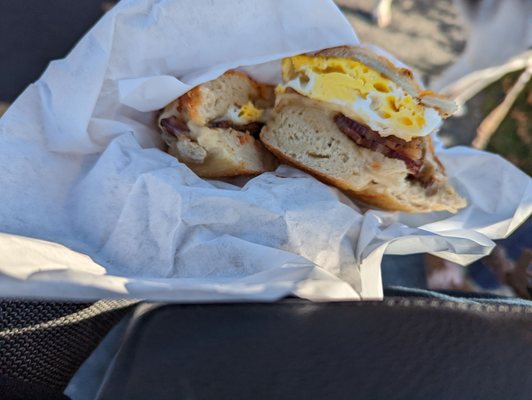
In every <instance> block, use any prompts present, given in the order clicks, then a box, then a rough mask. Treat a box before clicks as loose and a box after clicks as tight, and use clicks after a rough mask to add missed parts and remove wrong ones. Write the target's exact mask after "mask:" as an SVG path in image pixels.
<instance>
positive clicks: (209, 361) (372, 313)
mask: <svg viewBox="0 0 532 400" xmlns="http://www.w3.org/2000/svg"><path fill="white" fill-rule="evenodd" d="M531 332H532V307H526V306H516V305H492V304H479V303H462V302H458V301H445V300H440V299H435V298H432V299H431V298H409V299H405V298H387V299H385V300H384V301H383V302H354V303H353V302H346V303H322V304H320V303H309V302H304V301H301V300H288V301H283V302H281V303H277V304H232V305H227V304H220V305H181V306H179V305H172V306H163V307H160V308H155V309H152V310H150V309H147V310H146V311H145V312H144V314H141V315H140V317H139V318H137V319H136V321H134V323H133V324H132V325H131V326H130V327H129V329H128V331H127V334H126V338H125V340H124V341H123V345H122V347H121V349H120V350H119V352H118V355H117V357H116V358H115V362H114V364H113V365H112V367H111V370H110V372H109V373H108V375H107V378H106V380H105V382H104V385H103V386H102V388H101V390H100V393H99V397H98V399H99V400H107V399H113V400H114V399H128V400H135V399H146V398H151V399H158V400H165V399H193V398H194V399H203V400H205V399H216V400H223V399H231V400H236V399H255V400H260V399H290V400H297V399H305V400H312V399H320V400H321V399H335V400H337V399H350V400H352V399H387V400H394V399H409V400H416V399H420V400H426V399H431V400H438V399H442V400H448V399H453V400H461V399H464V400H470V399H483V400H490V399H512V400H521V399H522V400H528V399H530V393H532V374H530V373H529V371H531V370H532V335H531Z"/></svg>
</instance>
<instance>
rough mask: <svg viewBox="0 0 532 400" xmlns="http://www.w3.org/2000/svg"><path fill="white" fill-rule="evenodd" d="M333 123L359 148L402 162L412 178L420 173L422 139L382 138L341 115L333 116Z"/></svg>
mask: <svg viewBox="0 0 532 400" xmlns="http://www.w3.org/2000/svg"><path fill="white" fill-rule="evenodd" d="M334 122H335V123H336V126H338V129H340V130H341V131H342V132H343V133H344V134H345V135H346V136H348V137H349V138H350V139H352V140H353V141H354V142H355V143H356V144H358V145H359V146H362V147H364V148H366V149H370V150H373V151H378V152H379V153H381V154H383V155H384V156H385V157H388V158H395V159H398V160H401V161H403V162H404V163H405V164H406V168H407V169H408V171H409V172H410V174H411V175H412V176H413V178H415V177H416V176H417V175H418V173H419V172H420V171H421V168H422V166H423V162H424V152H425V150H424V141H423V138H419V137H418V138H414V139H412V140H411V141H409V142H407V141H406V140H403V139H401V138H398V137H396V136H393V135H391V136H386V137H382V136H381V135H379V134H378V133H377V132H375V131H374V130H372V129H370V128H368V127H367V126H365V125H362V124H359V123H358V122H356V121H354V120H352V119H351V118H347V117H346V116H345V115H343V114H341V113H339V114H336V115H335V116H334Z"/></svg>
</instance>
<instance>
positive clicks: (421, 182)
mask: <svg viewBox="0 0 532 400" xmlns="http://www.w3.org/2000/svg"><path fill="white" fill-rule="evenodd" d="M282 76H283V84H281V85H279V87H278V88H277V90H276V91H277V98H276V103H275V107H274V109H273V111H272V115H271V118H270V120H269V121H268V124H267V125H266V126H265V127H264V129H263V130H262V132H261V136H260V137H261V140H262V142H263V143H264V145H265V146H266V147H267V148H268V149H269V150H271V151H272V152H273V153H274V154H275V155H276V156H278V157H279V159H281V160H284V161H285V162H287V163H289V164H292V165H294V166H296V167H299V168H301V169H303V170H306V171H307V172H309V173H311V174H313V175H314V176H316V177H317V178H319V179H321V180H323V181H324V182H327V183H330V184H332V185H334V186H336V187H338V188H340V189H342V190H344V191H346V192H348V193H349V194H351V195H352V196H353V197H354V198H357V199H358V200H360V201H362V202H364V203H366V204H369V205H373V206H377V207H380V208H383V209H387V210H393V211H409V212H429V211H440V210H446V211H450V212H456V211H457V210H458V209H460V208H462V207H464V206H465V205H466V202H465V200H464V199H463V198H461V197H460V196H459V195H458V194H457V193H456V192H455V190H454V189H453V188H452V187H451V186H450V184H449V183H448V181H447V177H446V174H445V169H444V167H443V165H442V164H441V163H440V161H439V160H438V158H437V157H436V155H435V154H434V148H433V145H432V142H431V137H430V134H431V133H433V132H435V131H437V129H438V128H439V126H440V125H441V123H442V119H443V118H446V117H447V116H449V115H450V114H452V113H453V112H454V111H455V107H456V106H455V104H454V102H452V101H450V100H448V99H446V98H444V97H442V96H439V95H437V94H435V93H433V92H431V91H426V90H421V89H420V87H419V85H418V84H417V82H416V80H415V79H414V77H413V75H412V72H411V71H410V70H408V69H404V68H397V67H396V66H395V65H393V64H392V63H391V62H390V61H389V60H387V59H386V58H384V57H381V56H379V55H377V54H375V53H373V52H372V51H370V50H369V49H366V48H360V47H337V48H332V49H327V50H324V51H321V52H318V53H316V54H312V55H298V56H294V57H289V58H286V59H284V60H283V62H282Z"/></svg>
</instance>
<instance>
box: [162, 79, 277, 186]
mask: <svg viewBox="0 0 532 400" xmlns="http://www.w3.org/2000/svg"><path fill="white" fill-rule="evenodd" d="M274 98H275V94H274V90H273V87H272V86H269V85H263V84H259V83H257V82H255V81H254V80H253V79H251V78H250V77H249V76H248V75H247V74H245V73H244V72H241V71H236V70H231V71H227V72H226V73H225V74H223V75H222V76H220V77H219V78H217V79H215V80H212V81H210V82H206V83H204V84H202V85H199V86H196V87H195V88H193V89H192V90H190V91H189V92H187V93H185V94H184V95H183V96H181V97H179V98H178V99H176V100H175V101H173V102H172V103H170V104H168V105H167V106H166V107H165V108H164V110H162V112H161V113H160V115H159V118H158V125H159V129H160V130H161V133H162V138H163V140H164V142H165V143H166V145H167V146H168V147H167V151H168V153H169V154H171V155H173V156H174V157H176V158H177V159H178V160H179V161H181V162H183V163H184V164H186V165H187V166H188V167H189V168H190V169H192V170H193V171H194V172H195V173H196V174H198V175H199V176H201V177H203V178H223V177H232V176H237V175H256V174H260V173H262V172H265V171H271V170H273V169H275V167H276V166H277V161H276V159H275V157H274V156H273V155H272V154H271V153H269V152H268V151H266V150H265V149H264V147H263V146H262V144H261V143H260V141H259V140H257V139H258V135H259V133H260V130H261V129H262V127H263V126H264V123H265V121H266V118H267V115H268V113H269V110H270V109H271V107H273V104H274Z"/></svg>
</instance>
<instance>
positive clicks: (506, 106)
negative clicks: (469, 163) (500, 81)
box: [471, 65, 532, 149]
mask: <svg viewBox="0 0 532 400" xmlns="http://www.w3.org/2000/svg"><path fill="white" fill-rule="evenodd" d="M531 76H532V65H529V66H528V67H527V68H526V69H525V70H524V71H523V73H522V74H521V75H520V76H519V79H518V80H517V82H515V84H514V85H513V86H512V88H511V89H510V91H509V92H508V93H507V94H506V96H505V97H504V100H503V101H502V103H501V104H499V105H498V106H497V107H495V109H493V110H492V111H491V112H490V113H489V114H488V116H487V117H486V118H484V120H483V121H482V122H481V123H480V125H479V127H478V128H477V135H476V136H475V139H473V142H472V143H471V144H472V146H473V147H475V148H477V149H484V148H486V146H487V145H488V142H489V141H490V139H491V137H492V136H493V134H494V133H495V131H496V130H497V128H498V127H499V125H500V124H501V122H502V121H503V120H504V118H505V117H506V115H508V112H510V109H511V108H512V105H513V104H514V102H515V100H516V99H517V97H518V96H519V94H520V93H521V92H522V91H523V90H524V88H525V86H526V84H527V83H528V81H529V80H530V77H531Z"/></svg>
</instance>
